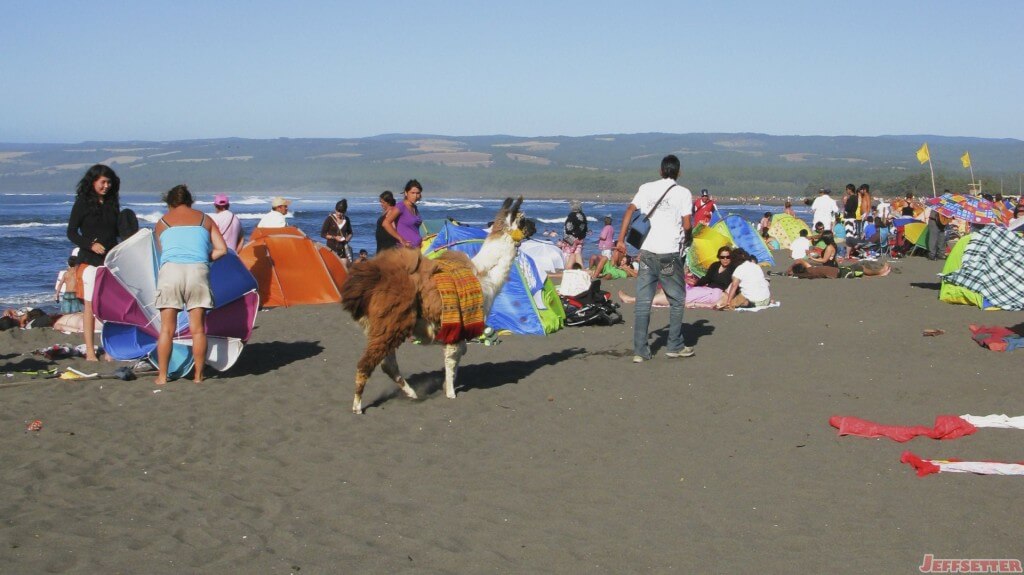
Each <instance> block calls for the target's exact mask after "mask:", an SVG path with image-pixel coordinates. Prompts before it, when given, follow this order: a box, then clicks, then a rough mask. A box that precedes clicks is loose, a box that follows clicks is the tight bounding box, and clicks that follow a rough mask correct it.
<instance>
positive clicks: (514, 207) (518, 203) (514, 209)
mask: <svg viewBox="0 0 1024 575" xmlns="http://www.w3.org/2000/svg"><path fill="white" fill-rule="evenodd" d="M522 205H523V196H519V197H518V198H516V201H515V203H513V204H512V217H511V221H513V222H514V221H516V217H517V216H518V215H519V206H522Z"/></svg>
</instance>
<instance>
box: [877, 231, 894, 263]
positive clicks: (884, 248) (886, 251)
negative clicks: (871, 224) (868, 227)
mask: <svg viewBox="0 0 1024 575" xmlns="http://www.w3.org/2000/svg"><path fill="white" fill-rule="evenodd" d="M889 235H890V234H889V226H883V227H880V228H878V255H879V256H891V255H892V244H891V243H890V242H889Z"/></svg>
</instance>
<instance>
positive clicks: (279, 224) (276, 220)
mask: <svg viewBox="0 0 1024 575" xmlns="http://www.w3.org/2000/svg"><path fill="white" fill-rule="evenodd" d="M290 203H291V202H290V201H289V200H286V199H284V198H282V197H280V196H278V197H276V198H274V199H273V200H271V201H270V211H269V212H267V214H266V215H265V216H263V217H262V218H260V223H258V224H256V227H257V228H283V227H285V226H287V225H288V224H287V223H286V222H285V219H284V216H285V214H287V213H288V204H290Z"/></svg>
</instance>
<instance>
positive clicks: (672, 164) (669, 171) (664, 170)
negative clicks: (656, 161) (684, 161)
mask: <svg viewBox="0 0 1024 575" xmlns="http://www.w3.org/2000/svg"><path fill="white" fill-rule="evenodd" d="M661 177H663V178H668V179H670V180H675V179H678V178H679V158H677V157H676V156H675V154H669V155H667V156H665V157H664V158H662V159H661Z"/></svg>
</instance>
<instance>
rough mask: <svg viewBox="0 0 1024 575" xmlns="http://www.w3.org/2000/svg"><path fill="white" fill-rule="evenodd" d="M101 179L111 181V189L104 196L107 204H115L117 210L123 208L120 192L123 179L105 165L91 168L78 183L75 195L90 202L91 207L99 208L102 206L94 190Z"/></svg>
mask: <svg viewBox="0 0 1024 575" xmlns="http://www.w3.org/2000/svg"><path fill="white" fill-rule="evenodd" d="M100 178H107V179H108V180H110V189H109V190H107V194H106V196H104V200H103V201H105V202H114V207H115V208H117V209H120V208H121V200H120V196H119V194H120V191H121V178H119V177H117V174H116V173H114V170H112V169H110V168H109V167H107V166H104V165H103V164H96V165H94V166H93V167H91V168H89V169H88V170H87V171H86V172H85V175H84V176H82V179H81V180H79V181H78V187H77V188H76V191H75V195H76V196H77V197H78V198H81V199H85V200H87V201H88V202H89V205H90V206H93V207H98V206H99V205H100V198H99V194H97V193H96V190H95V189H94V188H93V184H94V183H96V180H98V179H100Z"/></svg>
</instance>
